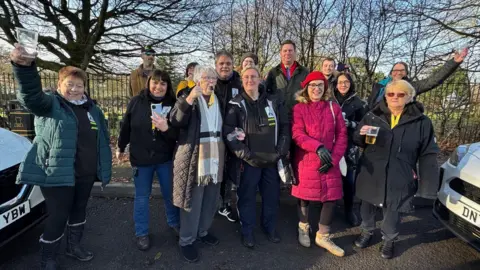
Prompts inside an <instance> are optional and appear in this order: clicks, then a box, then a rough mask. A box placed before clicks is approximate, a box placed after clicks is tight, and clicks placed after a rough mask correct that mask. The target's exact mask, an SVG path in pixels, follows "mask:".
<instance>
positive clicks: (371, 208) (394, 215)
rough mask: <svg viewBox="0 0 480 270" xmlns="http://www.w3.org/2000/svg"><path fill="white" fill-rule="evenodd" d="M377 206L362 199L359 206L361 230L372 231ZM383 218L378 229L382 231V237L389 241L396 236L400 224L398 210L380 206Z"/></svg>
mask: <svg viewBox="0 0 480 270" xmlns="http://www.w3.org/2000/svg"><path fill="white" fill-rule="evenodd" d="M377 209H378V207H376V206H375V205H373V204H371V203H369V202H366V201H362V205H361V206H360V215H361V216H362V224H361V225H360V227H361V228H362V230H363V231H367V232H370V233H373V230H375V215H376V213H377ZM382 211H383V220H382V225H381V227H380V230H381V231H382V236H383V239H385V240H387V241H390V240H395V238H397V236H398V225H399V224H400V212H398V211H392V210H391V209H388V208H382Z"/></svg>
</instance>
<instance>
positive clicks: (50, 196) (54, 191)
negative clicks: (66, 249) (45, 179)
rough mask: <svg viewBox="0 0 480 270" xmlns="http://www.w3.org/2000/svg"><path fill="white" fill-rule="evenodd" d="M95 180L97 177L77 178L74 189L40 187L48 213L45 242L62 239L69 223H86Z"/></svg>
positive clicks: (44, 232)
mask: <svg viewBox="0 0 480 270" xmlns="http://www.w3.org/2000/svg"><path fill="white" fill-rule="evenodd" d="M95 179H96V176H88V177H79V178H76V179H75V186H73V187H67V186H64V187H40V190H41V191H42V194H43V197H44V198H45V203H46V205H47V211H48V217H47V219H46V222H45V229H44V231H43V236H42V239H43V240H45V241H56V240H58V239H59V238H61V237H62V235H63V233H64V231H65V225H66V224H67V222H68V224H69V225H77V224H82V223H84V222H85V216H86V208H87V202H88V199H89V198H90V192H91V191H92V187H93V183H94V182H95Z"/></svg>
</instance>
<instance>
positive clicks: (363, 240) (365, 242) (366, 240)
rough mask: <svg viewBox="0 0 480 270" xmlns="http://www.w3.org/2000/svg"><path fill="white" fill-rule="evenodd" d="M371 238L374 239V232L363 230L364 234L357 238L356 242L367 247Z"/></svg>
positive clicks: (357, 244)
mask: <svg viewBox="0 0 480 270" xmlns="http://www.w3.org/2000/svg"><path fill="white" fill-rule="evenodd" d="M370 240H372V233H369V232H364V231H362V234H360V236H359V237H358V238H357V240H355V242H354V244H355V246H357V247H359V248H366V247H368V244H369V243H370Z"/></svg>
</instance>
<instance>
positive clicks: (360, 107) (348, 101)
mask: <svg viewBox="0 0 480 270" xmlns="http://www.w3.org/2000/svg"><path fill="white" fill-rule="evenodd" d="M333 85H337V83H336V81H335V82H334V83H333ZM332 99H333V101H334V102H336V103H338V105H340V107H341V108H342V112H343V113H344V118H346V119H347V120H348V121H349V122H350V124H349V125H348V126H347V134H348V147H347V151H345V160H346V161H347V163H348V164H349V165H350V166H353V167H352V168H354V167H355V166H356V165H357V162H358V158H359V156H360V152H359V149H358V147H357V146H355V145H354V143H353V134H354V132H355V129H356V127H357V126H358V123H360V121H362V119H363V117H364V116H365V114H366V113H367V111H368V108H367V103H366V102H364V101H362V100H361V99H360V98H359V97H358V96H357V93H355V90H350V91H349V92H348V93H347V94H346V95H345V96H342V94H340V92H339V91H338V89H336V87H335V89H334V90H333V98H332Z"/></svg>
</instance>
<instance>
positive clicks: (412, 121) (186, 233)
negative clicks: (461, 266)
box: [11, 40, 467, 269]
mask: <svg viewBox="0 0 480 270" xmlns="http://www.w3.org/2000/svg"><path fill="white" fill-rule="evenodd" d="M25 53H26V52H25V50H24V49H23V48H22V47H21V46H20V45H16V48H15V49H14V50H13V51H12V53H11V60H12V67H13V71H14V73H15V76H16V79H17V81H18V85H19V91H18V93H17V96H18V99H19V100H20V102H22V104H23V105H24V106H25V107H26V108H27V109H28V110H29V111H30V112H32V113H33V114H35V116H36V119H35V131H36V137H35V139H34V142H33V147H32V149H31V150H30V151H29V153H28V154H27V156H26V157H25V160H24V161H23V162H22V164H21V166H20V170H19V175H18V177H17V182H18V183H21V184H33V185H38V186H40V187H41V191H42V193H43V195H44V197H45V201H46V204H47V210H48V211H49V216H48V218H47V221H46V225H45V229H44V233H43V234H42V236H40V243H41V247H42V249H41V266H42V269H57V267H58V266H57V261H56V253H57V251H58V249H59V247H60V243H61V240H62V238H63V236H64V232H65V227H66V228H67V230H66V236H67V237H66V240H67V250H66V252H65V254H66V255H67V256H71V257H73V258H75V259H78V260H80V261H89V260H91V259H92V258H93V253H92V252H91V251H88V250H86V249H85V248H84V247H83V246H82V245H81V244H80V242H81V239H82V236H83V231H84V227H85V223H86V205H87V201H88V198H89V195H90V191H91V188H92V185H93V182H94V181H95V180H97V179H98V180H100V181H102V185H103V186H105V185H106V184H108V182H109V181H110V178H111V170H112V153H111V150H110V145H109V140H110V137H109V132H108V129H107V126H106V124H105V119H104V116H103V113H102V111H101V109H100V108H99V106H97V105H96V103H95V101H94V100H92V99H91V98H90V97H89V96H88V93H86V91H85V87H86V84H87V76H86V73H85V72H84V71H83V70H81V69H78V68H75V67H70V66H69V67H64V68H62V69H61V70H60V71H59V81H58V88H57V90H56V91H54V92H44V91H42V85H41V80H40V76H39V74H38V72H37V67H36V65H35V61H34V58H29V57H25ZM466 54H467V51H466V50H464V51H463V52H461V53H456V54H455V56H454V58H453V59H451V60H449V61H447V63H446V64H445V65H444V66H443V67H442V68H440V69H439V70H437V71H436V72H435V73H434V74H432V75H431V76H430V77H429V78H427V79H426V80H422V81H413V82H412V81H411V80H410V79H409V78H408V66H407V65H406V64H405V63H403V62H400V63H397V64H395V65H394V66H393V68H392V71H391V72H390V74H389V76H388V78H386V79H385V80H383V81H381V82H379V83H377V84H375V85H374V86H373V91H372V95H371V96H370V97H369V98H368V103H366V102H364V101H363V100H362V99H360V97H358V96H357V95H356V92H355V83H354V80H353V78H352V76H351V75H350V74H349V72H348V69H345V67H344V65H340V64H339V65H336V63H335V60H334V59H331V58H327V59H325V60H324V61H323V64H322V68H321V71H311V72H310V71H309V70H308V68H306V67H303V66H301V65H300V63H298V62H297V61H296V46H295V43H294V42H292V41H290V40H287V41H284V42H283V43H282V44H281V49H280V59H281V63H280V64H279V65H278V66H276V67H274V68H272V70H270V71H269V72H268V75H267V77H266V79H265V80H264V79H263V77H262V75H261V73H260V71H259V69H258V68H257V64H258V57H257V56H256V55H254V54H251V53H249V54H246V55H245V56H244V57H243V58H242V61H241V63H240V64H241V72H240V74H239V73H238V72H237V71H235V70H234V59H233V56H232V54H230V53H229V52H227V51H219V52H217V53H216V55H215V68H213V67H210V66H204V65H199V64H197V63H190V64H189V65H188V66H187V68H186V71H185V77H186V78H185V81H182V82H181V83H180V84H179V85H178V86H177V89H176V90H175V91H174V87H173V85H172V81H171V79H170V77H169V74H167V73H166V72H164V71H161V70H158V69H155V68H154V66H153V59H154V55H155V51H154V50H153V49H152V48H150V47H146V48H144V49H143V50H142V59H143V64H142V65H141V66H140V67H139V68H138V69H137V70H135V71H134V72H132V75H131V93H132V95H133V97H132V99H131V100H130V102H129V104H128V107H127V111H126V113H125V116H124V119H123V123H122V126H121V130H120V135H119V137H118V145H117V151H116V156H117V157H121V156H122V155H124V153H125V152H126V148H127V146H129V155H130V162H131V165H132V171H133V179H134V184H135V199H134V213H133V217H134V222H135V235H136V244H137V247H138V248H139V249H140V250H147V249H148V248H149V247H150V238H149V198H150V194H151V190H152V182H153V179H154V174H155V173H156V175H157V177H158V180H159V183H160V187H161V192H162V195H163V199H164V204H165V212H166V216H167V217H166V219H167V223H168V225H169V226H170V227H171V228H172V232H173V233H175V234H176V235H177V236H178V241H179V246H180V253H181V255H182V257H183V258H184V259H185V260H187V261H189V262H194V261H197V260H198V258H199V256H198V251H197V247H196V246H195V245H194V242H195V241H201V242H203V243H205V244H207V245H212V246H215V245H217V244H218V243H219V240H218V238H217V237H216V236H215V233H214V232H212V231H211V230H210V227H211V224H212V222H213V219H214V216H215V213H218V214H220V215H222V216H225V217H226V218H227V219H228V220H229V221H231V222H235V221H236V220H237V219H239V220H240V226H241V230H240V232H241V242H242V244H243V245H244V246H246V247H247V248H254V246H255V236H254V228H255V224H256V216H257V215H256V194H257V191H259V192H260V195H261V197H262V205H261V220H260V225H261V226H260V227H261V229H262V231H263V232H264V234H265V235H266V237H267V239H268V240H269V241H271V242H273V243H279V242H280V241H281V238H280V235H279V233H278V230H277V229H278V228H277V216H278V211H279V197H280V186H281V184H280V183H281V177H280V175H279V169H278V164H279V162H281V163H283V164H284V165H285V164H289V163H291V165H292V168H293V173H294V178H295V179H296V181H294V182H293V186H292V196H294V197H295V198H297V199H298V207H297V209H298V211H297V214H298V219H299V223H298V241H299V243H300V244H301V245H302V246H305V247H310V246H311V235H310V234H311V229H310V224H309V206H310V203H311V202H315V203H316V204H320V206H321V208H320V218H319V221H318V231H317V232H316V235H315V243H316V244H317V245H318V246H320V247H322V248H324V249H326V250H328V251H329V252H330V253H332V254H334V255H336V256H339V257H341V256H344V255H345V252H344V250H343V249H342V248H341V247H339V246H338V245H336V244H335V243H334V242H333V241H332V232H333V230H332V228H331V223H332V219H333V217H334V211H335V205H336V201H338V200H340V199H342V198H343V200H344V205H345V207H344V208H345V219H346V221H347V222H348V223H349V224H350V225H351V226H358V225H360V226H361V229H362V233H361V234H360V235H359V236H358V238H357V239H356V241H355V243H354V244H355V245H356V246H357V247H359V248H365V247H367V246H368V244H369V242H370V239H371V238H372V235H373V231H374V229H375V213H376V211H377V209H378V208H381V209H382V210H383V220H382V225H381V232H382V236H383V242H382V245H381V249H380V253H381V256H382V257H384V258H392V256H393V254H394V242H395V239H396V238H397V236H398V225H399V222H400V214H401V213H403V212H408V211H411V210H412V199H413V197H414V195H415V194H418V195H420V196H423V197H427V198H431V197H434V196H435V193H436V191H437V187H438V166H437V163H436V155H437V153H438V147H437V145H436V140H435V135H434V130H433V126H432V123H431V121H430V120H429V118H428V117H427V116H425V115H424V114H423V106H422V105H421V104H420V103H418V102H416V101H415V96H416V95H418V94H420V93H422V92H425V91H428V90H430V89H432V88H434V87H435V86H437V85H439V84H441V83H442V82H443V81H444V80H445V79H446V78H447V77H448V76H449V75H450V74H452V73H453V72H454V71H455V69H456V68H457V67H458V66H459V65H460V64H461V62H462V61H463V59H464V58H465V56H466ZM335 66H337V70H335ZM341 66H342V67H343V68H339V67H341ZM372 130H373V131H376V133H374V134H373V133H371V132H372ZM407 131H408V134H407ZM372 134H373V135H374V136H373V135H372ZM372 136H373V137H372ZM417 163H418V169H417ZM419 177H420V178H421V181H419V180H418V178H419ZM233 185H235V186H236V195H237V196H236V197H237V201H236V210H234V209H233V207H232V205H233V204H232V198H231V197H232V186H233ZM354 196H356V197H358V198H359V199H360V200H361V207H360V217H359V216H358V215H357V214H356V212H355V211H354V207H353V199H354ZM316 209H318V208H316ZM235 212H237V213H238V217H237V215H236V214H235ZM360 222H361V223H360Z"/></svg>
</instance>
